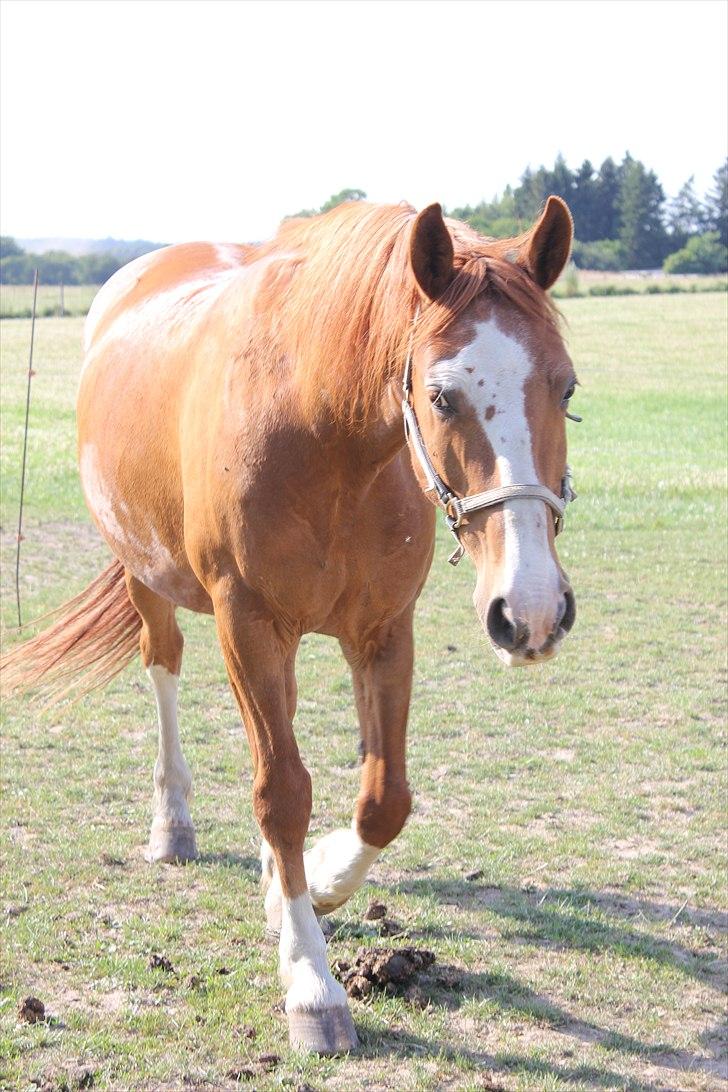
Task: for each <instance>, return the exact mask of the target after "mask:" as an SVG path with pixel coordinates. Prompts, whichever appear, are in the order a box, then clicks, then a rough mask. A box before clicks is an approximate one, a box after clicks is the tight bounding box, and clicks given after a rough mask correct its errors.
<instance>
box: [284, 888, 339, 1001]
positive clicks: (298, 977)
mask: <svg viewBox="0 0 728 1092" xmlns="http://www.w3.org/2000/svg"><path fill="white" fill-rule="evenodd" d="M279 950H280V972H281V979H282V981H283V984H284V985H285V986H286V987H287V988H288V992H287V994H286V1012H314V1011H321V1010H322V1009H332V1008H338V1007H341V1006H344V1007H345V1006H346V993H345V992H344V988H343V986H342V985H341V984H340V983H339V982H337V981H336V979H335V978H334V976H333V975H332V974H331V971H330V970H329V965H328V961H327V959H326V942H325V941H324V936H323V933H322V932H321V927H320V926H319V923H318V921H317V920H316V915H315V914H314V912H313V907H312V905H311V899H310V897H309V895H308V894H303V895H299V896H298V898H295V899H287V898H285V897H284V898H283V900H282V920H281V942H280V949H279Z"/></svg>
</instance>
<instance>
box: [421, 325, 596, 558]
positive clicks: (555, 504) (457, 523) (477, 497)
mask: <svg viewBox="0 0 728 1092" xmlns="http://www.w3.org/2000/svg"><path fill="white" fill-rule="evenodd" d="M418 315H419V308H418V309H417V311H416V312H415V316H414V319H413V320H412V331H411V334H410V343H409V347H408V349H407V359H406V361H405V366H404V378H403V381H402V393H403V397H402V416H403V417H404V435H405V439H406V440H407V441H408V442H409V443H410V445H411V447H412V450H413V452H414V454H415V456H416V458H417V462H418V463H419V464H420V467H421V468H422V473H423V474H424V475H425V480H426V481H427V489H426V492H428V493H429V492H430V491H433V492H435V493H437V497H438V500H439V501H440V504H441V505H442V507H443V509H444V512H445V522H446V523H447V526H448V528H449V529H450V531H451V532H452V534H453V536H454V538H455V541H456V542H457V544H458V545H457V549H456V550H455V551H454V552H453V553H452V554H451V555H450V557H449V558H448V561H449V562H450V564H451V565H457V564H458V563H459V562H460V560H461V559H462V556H463V554H464V553H465V549H464V547H463V545H462V543H461V542H460V535H459V534H458V530H459V528H460V527H461V526H462V523H463V519H464V518H465V517H466V516H468V515H470V514H471V513H472V512H479V511H481V510H482V509H483V508H492V507H493V506H494V505H497V504H503V503H505V502H506V501H509V500H522V499H524V498H529V499H535V500H541V501H543V502H544V503H545V504H547V505H549V507H550V508H551V509H552V510H553V512H554V514H555V519H554V533H555V534H557V535H558V534H559V533H560V531H561V530H562V528H563V526H564V512H565V510H566V505H567V504H568V502H569V501H572V500H573V499H574V498H575V496H576V494H575V493H574V491H573V489H572V487H571V473H570V471H569V468H568V466H567V468H566V474H565V475H564V477H563V479H562V481H561V496H560V497H557V496H556V494H555V493H553V492H552V491H551V490H550V489H548V488H547V487H546V486H545V485H537V484H534V485H503V486H499V487H497V488H496V489H486V490H485V491H484V492H482V493H472V494H471V495H470V496H469V497H457V496H456V495H455V494H454V493H453V491H452V489H450V487H449V486H448V485H447V484H446V483H445V482H444V481H443V480H442V478H441V477H440V475H439V474H438V473H437V471H436V470H435V468H434V466H433V465H432V460H431V459H430V456H429V455H428V453H427V448H426V447H425V441H424V439H423V437H422V433H421V431H420V426H419V423H418V421H417V414H416V413H415V409H414V406H413V405H412V400H411V399H412V341H413V337H414V328H415V323H416V322H417V317H418Z"/></svg>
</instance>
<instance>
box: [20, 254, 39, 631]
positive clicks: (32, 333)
mask: <svg viewBox="0 0 728 1092" xmlns="http://www.w3.org/2000/svg"><path fill="white" fill-rule="evenodd" d="M37 299H38V270H37V269H36V271H35V279H34V281H33V314H32V318H31V321H30V354H29V356H28V390H27V393H26V396H25V431H24V433H23V468H22V470H21V471H20V508H19V511H18V547H17V551H16V554H15V598H16V599H17V603H18V629H20V628H21V627H22V625H23V622H22V619H21V617H20V543H21V542H22V541H23V498H24V496H25V464H26V459H27V455H28V421H29V418H30V381H31V379H32V378H33V376H34V374H35V372H34V371H33V341H34V339H35V307H36V301H37Z"/></svg>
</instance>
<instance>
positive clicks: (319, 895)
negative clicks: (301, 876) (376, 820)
mask: <svg viewBox="0 0 728 1092" xmlns="http://www.w3.org/2000/svg"><path fill="white" fill-rule="evenodd" d="M381 852H382V851H381V849H378V848H377V847H376V846H370V845H367V843H366V842H363V841H362V839H361V838H360V837H359V835H358V833H357V832H356V830H355V829H354V826H353V825H352V827H351V828H350V829H349V830H335V831H333V832H332V833H331V834H327V835H326V837H325V838H321V839H320V840H319V841H318V842H316V844H315V845H314V846H312V848H311V849H309V851H308V853H305V854H304V857H303V863H304V865H305V868H306V879H307V880H308V890H309V892H310V893H311V899H312V900H313V904H314V906H315V907H316V909H317V910H320V911H324V912H326V911H328V910H335V909H336V908H337V906H341V905H342V903H345V902H346V900H347V899H349V898H351V896H352V895H353V894H354V892H355V891H358V889H359V888H360V887H361V885H362V884H363V883H364V880H365V879H366V878H367V873H368V872H369V869H370V868H371V867H372V865H373V864H374V862H375V861H376V859H377V857H378V856H379V854H380V853H381Z"/></svg>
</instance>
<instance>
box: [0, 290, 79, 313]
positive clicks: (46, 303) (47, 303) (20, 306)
mask: <svg viewBox="0 0 728 1092" xmlns="http://www.w3.org/2000/svg"><path fill="white" fill-rule="evenodd" d="M99 287H100V285H98V284H66V285H64V286H63V290H61V286H60V285H58V284H39V285H38V299H37V302H36V312H35V313H36V315H37V316H39V317H43V318H51V317H55V316H60V315H61V311H63V314H64V315H67V316H70V317H78V316H80V315H85V314H86V312H87V311H88V309H89V307H90V306H91V301H92V300H93V298H94V296H95V295H96V293H97V292H98V290H99ZM32 313H33V286H32V285H29V284H3V285H2V286H1V287H0V318H3V319H5V318H30V316H31V315H32Z"/></svg>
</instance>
